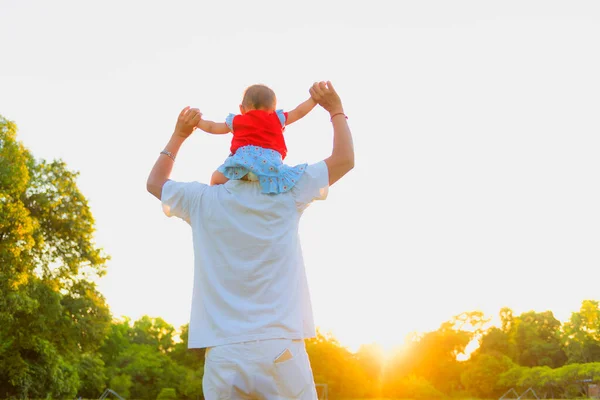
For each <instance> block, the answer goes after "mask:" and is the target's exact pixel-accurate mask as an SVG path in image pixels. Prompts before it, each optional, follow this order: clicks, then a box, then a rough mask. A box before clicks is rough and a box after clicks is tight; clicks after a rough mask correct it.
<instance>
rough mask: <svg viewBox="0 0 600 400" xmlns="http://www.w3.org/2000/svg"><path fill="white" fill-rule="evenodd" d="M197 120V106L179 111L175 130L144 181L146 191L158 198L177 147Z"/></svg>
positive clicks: (189, 133) (170, 168) (167, 176)
mask: <svg viewBox="0 0 600 400" xmlns="http://www.w3.org/2000/svg"><path fill="white" fill-rule="evenodd" d="M198 121H200V110H198V109H197V108H191V109H190V108H189V107H186V108H184V109H183V110H181V113H179V118H177V124H176V125H175V131H174V132H173V135H172V136H171V139H170V140H169V142H168V143H167V145H166V146H165V149H164V150H163V151H162V152H161V153H160V155H159V157H158V160H156V163H155V164H154V167H152V171H150V176H148V181H147V182H146V189H148V191H149V192H150V193H152V195H153V196H154V197H156V198H157V199H159V200H160V198H161V195H162V188H163V185H164V184H165V182H166V181H168V180H169V177H170V176H171V171H173V164H174V162H175V156H176V155H177V152H178V151H179V148H180V147H181V145H182V144H183V142H184V141H185V139H187V138H188V137H189V136H190V135H191V134H192V132H193V131H194V129H195V128H196V125H197V124H198Z"/></svg>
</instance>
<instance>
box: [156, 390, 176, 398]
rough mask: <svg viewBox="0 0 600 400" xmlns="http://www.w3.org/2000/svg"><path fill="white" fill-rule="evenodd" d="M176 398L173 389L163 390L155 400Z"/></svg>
mask: <svg viewBox="0 0 600 400" xmlns="http://www.w3.org/2000/svg"><path fill="white" fill-rule="evenodd" d="M176 398H177V392H176V391H175V389H173V388H163V389H161V391H160V393H159V394H158V396H156V400H175V399H176Z"/></svg>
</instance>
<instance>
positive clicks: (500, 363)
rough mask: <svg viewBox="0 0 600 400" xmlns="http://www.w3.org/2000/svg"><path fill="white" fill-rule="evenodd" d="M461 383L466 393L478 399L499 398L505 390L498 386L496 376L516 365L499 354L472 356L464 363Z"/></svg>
mask: <svg viewBox="0 0 600 400" xmlns="http://www.w3.org/2000/svg"><path fill="white" fill-rule="evenodd" d="M465 364H466V365H465V370H464V372H463V373H462V375H461V381H462V383H463V385H464V387H465V389H466V391H467V392H468V393H469V394H470V395H473V396H477V397H479V398H484V399H488V398H493V397H500V396H501V395H502V392H504V391H505V388H504V387H503V386H501V385H499V384H498V376H499V375H500V374H502V373H504V372H506V371H508V370H510V369H511V368H514V367H515V366H516V365H515V363H513V361H512V360H511V359H510V358H509V357H508V356H506V355H504V354H501V353H495V354H489V353H483V354H474V355H472V356H471V358H470V359H469V360H468V361H466V363H465Z"/></svg>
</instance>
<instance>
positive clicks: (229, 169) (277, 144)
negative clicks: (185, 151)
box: [198, 85, 317, 194]
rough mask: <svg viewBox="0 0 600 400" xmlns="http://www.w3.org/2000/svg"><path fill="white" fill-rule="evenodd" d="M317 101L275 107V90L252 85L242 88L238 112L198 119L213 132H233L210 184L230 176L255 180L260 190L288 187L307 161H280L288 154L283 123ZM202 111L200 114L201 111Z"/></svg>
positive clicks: (294, 120)
mask: <svg viewBox="0 0 600 400" xmlns="http://www.w3.org/2000/svg"><path fill="white" fill-rule="evenodd" d="M316 105H317V103H316V102H315V101H314V100H313V99H312V98H309V99H308V100H306V101H305V102H303V103H302V104H300V105H299V106H298V107H296V108H295V109H293V110H292V111H290V112H283V111H282V110H277V109H276V108H277V97H276V96H275V92H273V90H271V89H270V88H268V87H267V86H265V85H252V86H250V87H248V88H247V89H246V91H245V92H244V97H243V99H242V104H240V113H241V114H238V115H235V114H229V115H228V116H227V118H226V119H225V122H213V121H208V120H204V119H201V120H200V122H198V128H199V129H201V130H203V131H204V132H207V133H212V134H215V135H220V134H225V133H229V132H232V133H233V139H232V140H231V149H230V151H231V154H230V155H229V157H228V158H227V159H226V160H225V162H224V163H223V164H222V165H221V166H220V167H219V168H218V169H217V171H215V172H214V173H213V175H212V178H211V182H210V183H211V185H219V184H223V183H225V182H227V181H228V180H230V179H249V180H257V181H258V182H259V183H260V186H261V191H262V192H263V193H271V194H275V193H283V192H287V191H288V190H290V189H291V188H292V187H294V185H295V184H296V182H298V179H300V177H301V176H302V174H303V173H304V170H305V169H306V164H301V165H296V166H295V167H291V166H288V165H285V164H283V160H284V159H285V156H286V154H287V148H286V146H285V139H284V137H283V132H284V131H285V127H286V126H287V125H289V124H292V123H294V122H296V121H298V120H299V119H301V118H302V117H304V116H305V115H306V114H308V113H309V112H310V111H311V110H312V109H313V108H314V107H315V106H316ZM201 115H202V114H201Z"/></svg>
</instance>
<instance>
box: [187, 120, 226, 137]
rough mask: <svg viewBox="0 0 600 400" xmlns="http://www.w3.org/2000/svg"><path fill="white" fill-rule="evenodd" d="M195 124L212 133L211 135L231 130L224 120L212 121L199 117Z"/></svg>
mask: <svg viewBox="0 0 600 400" xmlns="http://www.w3.org/2000/svg"><path fill="white" fill-rule="evenodd" d="M196 126H197V127H198V128H200V129H201V130H203V131H204V132H206V133H212V134H213V135H223V134H225V133H229V132H231V129H229V127H228V126H227V124H226V123H225V122H213V121H207V120H205V119H200V122H198V125H196Z"/></svg>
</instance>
